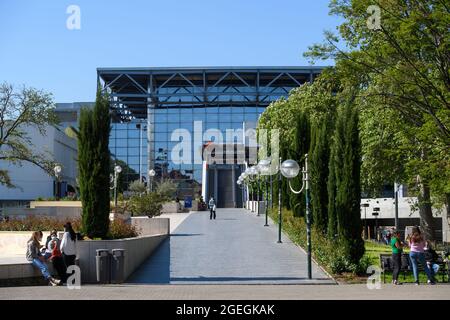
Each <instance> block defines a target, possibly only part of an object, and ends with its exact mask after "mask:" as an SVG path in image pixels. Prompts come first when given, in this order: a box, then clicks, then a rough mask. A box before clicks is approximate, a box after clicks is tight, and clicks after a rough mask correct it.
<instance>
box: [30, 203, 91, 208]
mask: <svg viewBox="0 0 450 320" xmlns="http://www.w3.org/2000/svg"><path fill="white" fill-rule="evenodd" d="M40 207H46V208H47V207H72V208H81V207H82V204H81V201H31V202H30V208H40Z"/></svg>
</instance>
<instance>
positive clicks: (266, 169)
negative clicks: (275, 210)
mask: <svg viewBox="0 0 450 320" xmlns="http://www.w3.org/2000/svg"><path fill="white" fill-rule="evenodd" d="M258 167H259V171H260V173H261V174H262V175H265V176H266V177H265V179H264V185H265V201H264V206H265V211H266V212H265V213H266V223H265V224H264V226H265V227H268V226H269V221H268V220H269V218H268V210H269V208H268V207H269V190H268V183H267V175H269V174H270V159H262V160H260V161H259V163H258Z"/></svg>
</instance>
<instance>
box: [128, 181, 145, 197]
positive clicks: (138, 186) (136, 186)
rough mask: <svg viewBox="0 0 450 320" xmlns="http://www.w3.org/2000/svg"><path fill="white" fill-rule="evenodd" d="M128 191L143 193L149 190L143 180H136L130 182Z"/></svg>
mask: <svg viewBox="0 0 450 320" xmlns="http://www.w3.org/2000/svg"><path fill="white" fill-rule="evenodd" d="M128 191H130V192H131V193H133V194H143V193H145V192H146V191H147V188H146V186H145V184H144V183H143V182H141V181H139V180H135V181H133V182H132V183H130V185H129V187H128Z"/></svg>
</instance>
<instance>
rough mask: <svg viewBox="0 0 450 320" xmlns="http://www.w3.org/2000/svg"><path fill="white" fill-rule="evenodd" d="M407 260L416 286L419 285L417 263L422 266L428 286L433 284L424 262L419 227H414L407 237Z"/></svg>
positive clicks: (422, 239)
mask: <svg viewBox="0 0 450 320" xmlns="http://www.w3.org/2000/svg"><path fill="white" fill-rule="evenodd" d="M409 248H410V252H409V259H410V260H411V265H412V267H413V274H414V280H415V283H416V285H419V263H420V264H421V265H422V267H423V269H424V270H425V273H426V275H427V278H428V284H434V283H435V282H434V279H433V276H432V274H431V271H430V268H428V265H427V263H426V261H425V255H424V248H425V239H424V237H423V235H422V232H421V231H420V229H419V227H417V226H416V227H414V228H413V229H412V233H411V235H410V236H409Z"/></svg>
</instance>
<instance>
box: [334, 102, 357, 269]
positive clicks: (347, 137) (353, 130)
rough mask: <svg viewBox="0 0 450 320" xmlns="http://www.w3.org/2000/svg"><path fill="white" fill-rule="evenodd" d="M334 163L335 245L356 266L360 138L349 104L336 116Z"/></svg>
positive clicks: (353, 112) (355, 115)
mask: <svg viewBox="0 0 450 320" xmlns="http://www.w3.org/2000/svg"><path fill="white" fill-rule="evenodd" d="M336 128H337V131H336V133H335V140H334V143H335V144H336V146H335V153H334V159H331V161H334V162H335V163H334V166H335V168H334V169H335V178H336V200H335V202H336V204H335V206H336V208H335V210H336V218H337V219H336V220H337V234H338V238H339V241H340V242H341V243H342V244H343V246H344V252H345V254H346V258H347V259H348V261H349V262H351V263H354V264H357V263H358V262H359V260H360V259H361V257H362V256H363V255H364V250H365V249H364V240H363V239H362V237H361V233H362V224H361V213H360V203H361V187H360V167H361V160H360V158H361V154H360V149H361V148H360V138H359V129H358V113H357V111H356V110H355V108H354V107H353V106H352V105H351V104H350V103H349V104H348V105H344V106H343V109H342V110H341V111H340V112H339V114H338V120H337V124H336Z"/></svg>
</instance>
